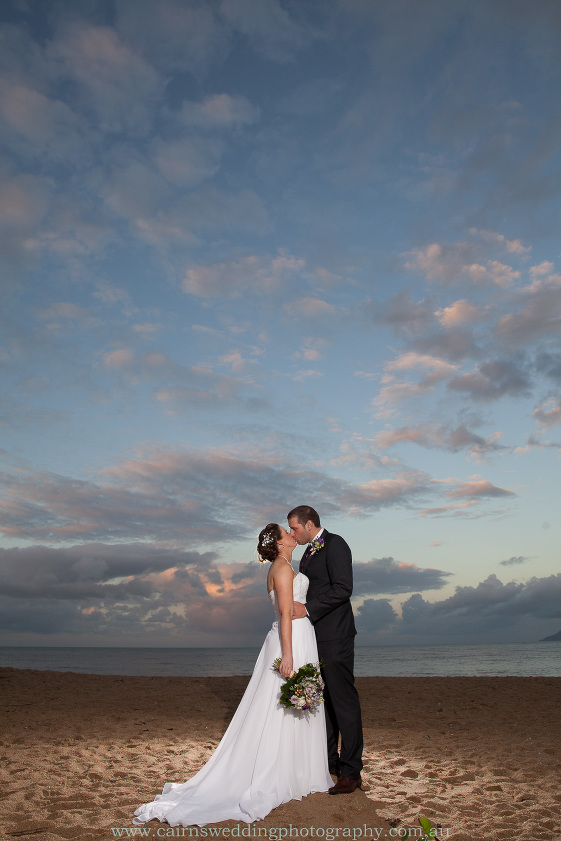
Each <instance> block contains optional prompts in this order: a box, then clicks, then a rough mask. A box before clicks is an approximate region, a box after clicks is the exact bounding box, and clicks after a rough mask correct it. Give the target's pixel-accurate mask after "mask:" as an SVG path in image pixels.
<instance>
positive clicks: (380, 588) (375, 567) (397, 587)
mask: <svg viewBox="0 0 561 841" xmlns="http://www.w3.org/2000/svg"><path fill="white" fill-rule="evenodd" d="M450 575H451V573H449V572H443V571H442V570H439V569H430V568H425V569H421V568H419V567H418V566H417V565H416V564H406V563H400V562H397V561H395V560H394V559H393V558H373V559H372V560H371V561H367V562H365V563H356V562H355V563H353V596H360V595H370V594H376V593H385V594H388V593H392V594H397V593H410V592H411V591H412V590H440V589H441V588H442V587H444V586H445V585H446V583H447V582H446V579H447V578H448V577H449V576H450Z"/></svg>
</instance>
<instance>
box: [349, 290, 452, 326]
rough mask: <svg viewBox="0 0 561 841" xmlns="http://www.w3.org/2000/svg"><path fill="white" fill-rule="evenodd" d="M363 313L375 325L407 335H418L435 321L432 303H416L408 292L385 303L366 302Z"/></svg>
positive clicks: (422, 301)
mask: <svg viewBox="0 0 561 841" xmlns="http://www.w3.org/2000/svg"><path fill="white" fill-rule="evenodd" d="M362 312H363V313H364V314H365V315H366V316H368V317H369V318H371V319H372V320H373V321H374V322H375V323H377V324H384V325H386V326H387V327H391V328H392V329H393V330H395V331H396V332H397V333H405V334H409V333H412V334H417V333H418V332H419V330H423V329H424V328H425V327H427V326H429V325H431V324H433V323H434V320H435V318H434V307H433V305H432V304H431V302H430V301H426V300H421V301H414V300H412V299H411V298H410V296H409V294H408V293H407V292H406V291H404V292H399V293H398V294H397V295H394V296H393V298H390V299H389V300H388V301H385V302H383V303H378V302H375V301H366V302H365V303H364V306H363V308H362Z"/></svg>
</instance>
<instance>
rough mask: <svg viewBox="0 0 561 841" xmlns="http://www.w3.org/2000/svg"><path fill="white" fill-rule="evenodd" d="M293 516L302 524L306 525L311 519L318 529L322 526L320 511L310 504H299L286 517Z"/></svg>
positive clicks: (290, 517)
mask: <svg viewBox="0 0 561 841" xmlns="http://www.w3.org/2000/svg"><path fill="white" fill-rule="evenodd" d="M293 517H296V519H297V520H298V522H299V523H300V525H301V526H305V525H306V523H307V522H308V520H311V521H312V523H313V524H314V526H315V527H316V528H317V529H319V527H320V526H321V523H320V521H319V514H318V512H317V511H316V510H315V508H311V507H310V506H309V505H297V506H296V508H293V509H292V511H289V512H288V517H287V518H286V519H287V520H291V519H292V518H293Z"/></svg>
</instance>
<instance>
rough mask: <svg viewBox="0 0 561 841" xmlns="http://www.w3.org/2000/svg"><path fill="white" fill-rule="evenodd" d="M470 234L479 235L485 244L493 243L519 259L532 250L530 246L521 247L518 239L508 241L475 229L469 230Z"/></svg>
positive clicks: (492, 232) (492, 233) (503, 237)
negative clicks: (485, 241)
mask: <svg viewBox="0 0 561 841" xmlns="http://www.w3.org/2000/svg"><path fill="white" fill-rule="evenodd" d="M470 233H472V234H479V236H480V237H482V238H483V239H484V240H487V242H491V243H495V244H497V245H499V246H500V247H501V248H504V249H506V251H507V252H508V253H509V254H516V255H517V256H519V257H523V256H524V255H525V254H529V253H530V251H531V250H532V246H531V245H527V246H525V245H522V241H521V240H520V239H510V240H509V239H507V238H506V237H505V236H503V235H502V234H497V233H495V232H494V231H478V230H477V228H471V229H470Z"/></svg>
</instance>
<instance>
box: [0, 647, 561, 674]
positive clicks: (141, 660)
mask: <svg viewBox="0 0 561 841" xmlns="http://www.w3.org/2000/svg"><path fill="white" fill-rule="evenodd" d="M258 653H259V649H258V648H15V647H3V648H2V647H0V666H10V667H12V668H16V669H39V670H47V671H57V672H78V673H81V674H100V675H147V676H148V675H154V676H170V677H178V676H180V677H181V676H184V677H222V676H228V675H250V674H251V672H252V671H253V666H254V663H255V660H256V659H257V654H258ZM355 674H356V675H357V676H360V677H369V676H376V675H380V676H382V675H384V676H393V677H423V676H425V677H429V676H437V675H438V676H450V677H452V676H461V675H466V676H480V677H484V676H492V675H498V676H504V675H516V676H520V677H530V676H536V677H538V676H542V677H543V676H546V677H561V642H538V643H502V644H494V645H486V644H480V645H395V646H394V645H391V646H390V645H375V646H360V647H358V646H357V648H356V650H355Z"/></svg>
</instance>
